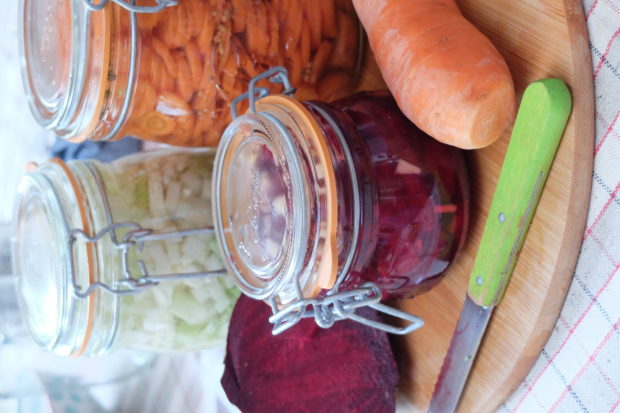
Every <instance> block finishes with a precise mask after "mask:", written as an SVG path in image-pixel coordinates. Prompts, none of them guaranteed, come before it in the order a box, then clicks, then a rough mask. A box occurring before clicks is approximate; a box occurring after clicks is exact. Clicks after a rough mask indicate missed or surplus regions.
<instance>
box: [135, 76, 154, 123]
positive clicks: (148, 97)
mask: <svg viewBox="0 0 620 413" xmlns="http://www.w3.org/2000/svg"><path fill="white" fill-rule="evenodd" d="M138 88H139V89H140V98H139V99H134V101H133V108H132V114H133V115H135V116H137V117H144V116H146V115H148V114H149V113H150V112H152V111H154V110H155V107H156V106H157V91H156V90H155V88H154V87H153V85H152V84H151V83H150V82H148V81H141V82H140V83H139V84H138Z"/></svg>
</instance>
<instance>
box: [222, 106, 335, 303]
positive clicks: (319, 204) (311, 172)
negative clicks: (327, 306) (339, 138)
mask: <svg viewBox="0 0 620 413" xmlns="http://www.w3.org/2000/svg"><path fill="white" fill-rule="evenodd" d="M256 108H257V110H256V112H249V113H246V114H245V115H242V116H240V117H238V118H236V119H235V120H233V122H232V123H231V124H230V125H229V127H228V128H227V129H226V131H225V132H224V134H223V136H222V139H221V141H220V145H219V146H218V151H217V155H216V159H215V163H214V174H213V193H214V197H213V198H212V203H213V213H214V223H215V229H216V235H217V238H218V241H219V244H220V247H221V249H222V252H223V256H224V257H225V258H226V260H225V261H226V265H227V267H228V269H229V272H230V273H231V274H232V275H233V278H234V280H235V282H236V283H237V284H238V286H239V287H240V288H241V290H242V291H244V293H245V294H246V295H249V296H250V297H253V298H256V299H275V298H276V297H277V298H278V300H279V301H280V302H281V303H286V302H290V301H292V300H294V299H296V298H301V297H299V295H303V296H307V297H313V296H316V295H317V294H318V293H319V292H320V290H321V289H329V288H331V287H332V286H333V284H334V281H335V278H336V271H337V252H336V251H335V248H336V231H337V225H336V224H337V215H336V214H337V205H336V194H335V191H336V184H335V174H334V170H333V165H332V164H331V158H330V155H329V151H328V149H327V144H326V143H325V142H324V139H322V135H321V132H320V127H319V125H318V123H317V122H316V120H315V119H314V118H313V117H312V115H311V114H310V113H309V112H308V111H307V109H305V108H304V107H303V106H302V105H301V103H299V102H298V101H296V100H295V99H292V98H290V97H288V96H283V95H272V96H267V97H265V98H262V99H260V100H259V101H257V102H256ZM283 117H284V118H283ZM283 119H285V120H284V121H283ZM256 131H260V134H262V135H264V136H266V137H267V138H266V140H267V141H269V145H270V147H269V149H268V150H269V151H271V153H272V154H273V153H275V152H278V153H277V154H276V156H278V157H279V159H278V161H277V166H278V167H277V170H278V172H279V173H282V175H283V176H284V177H285V180H286V183H287V187H286V188H285V189H284V190H285V191H287V192H286V194H287V195H286V196H285V197H284V198H285V199H287V200H288V203H287V206H288V208H287V209H285V213H286V214H287V215H286V234H285V235H286V237H284V239H285V240H286V242H282V243H281V244H280V245H279V248H283V249H284V251H285V256H284V257H283V258H282V259H281V262H280V263H279V265H277V266H275V267H274V268H272V269H270V271H269V272H268V273H267V274H258V272H257V271H255V269H254V268H252V266H248V265H245V263H244V261H247V258H252V256H250V255H248V254H247V253H248V251H242V248H240V244H239V243H238V242H235V239H234V237H233V236H232V235H231V232H232V231H234V230H235V229H234V225H235V223H236V222H240V221H242V219H243V217H242V216H243V214H244V212H243V208H241V207H240V208H239V209H238V210H234V208H235V206H234V205H233V203H231V202H229V201H228V199H229V198H230V193H231V191H235V193H244V192H245V193H247V192H249V191H250V190H251V188H250V185H251V184H248V182H247V180H245V181H244V180H243V178H242V177H241V176H245V175H248V174H256V170H254V168H255V164H251V165H245V166H244V165H241V166H237V167H235V164H234V163H233V162H232V160H233V159H234V158H235V156H236V154H238V153H239V152H240V150H239V148H241V151H243V150H244V149H243V148H242V145H241V144H242V143H243V141H244V140H246V139H250V140H252V139H253V138H252V133H255V132H256ZM306 144H307V145H313V146H312V148H313V149H312V151H310V152H312V153H311V154H310V152H309V150H308V148H305V149H304V148H303V146H304V145H306ZM317 158H318V159H317ZM252 162H254V161H252ZM256 162H257V163H256V165H257V164H258V161H256ZM310 163H314V164H315V165H310V166H309V164H310ZM256 168H258V167H256ZM258 173H259V174H260V171H258ZM309 184H313V185H314V184H317V185H316V187H313V188H309ZM244 185H245V187H244ZM246 189H247V191H246ZM260 189H264V188H262V187H261V188H260ZM313 192H316V194H313ZM265 196H266V197H267V198H268V197H269V196H268V195H265ZM257 197H259V198H260V199H259V200H258V203H259V204H261V205H263V204H264V203H265V202H266V203H269V202H270V200H269V199H267V200H265V199H263V198H261V197H263V195H261V194H257ZM251 202H252V203H253V202H254V200H252V201H251ZM231 205H233V208H231ZM244 205H245V204H244ZM231 211H232V212H233V214H232V215H231ZM239 217H241V218H239ZM235 220H239V221H235ZM246 221H248V222H249V220H246ZM246 227H247V225H246ZM255 229H257V230H259V229H258V228H255ZM258 238H259V237H258ZM258 238H255V240H256V242H262V241H261V240H260V239H258ZM243 254H246V255H247V257H244V256H243Z"/></svg>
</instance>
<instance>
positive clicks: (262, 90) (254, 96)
mask: <svg viewBox="0 0 620 413" xmlns="http://www.w3.org/2000/svg"><path fill="white" fill-rule="evenodd" d="M263 79H269V81H270V82H271V83H274V84H281V85H283V86H284V90H283V91H282V94H283V95H289V96H293V95H294V94H295V91H296V90H297V89H296V88H294V87H292V86H291V82H290V80H289V78H288V71H287V70H286V68H284V67H282V66H275V67H273V68H271V69H269V70H267V71H265V72H263V73H261V74H259V75H257V76H254V77H253V78H252V80H250V83H249V85H248V91H247V92H244V93H242V94H241V95H239V96H237V97H236V98H234V99H233V100H232V101H231V102H230V109H231V111H232V118H233V119H236V118H237V117H238V116H239V112H238V111H237V105H238V104H239V103H240V102H242V101H244V100H246V99H248V100H249V102H250V113H256V101H257V100H258V99H260V98H264V97H265V96H267V95H268V94H269V88H266V87H259V86H256V84H257V83H258V82H260V81H261V80H263Z"/></svg>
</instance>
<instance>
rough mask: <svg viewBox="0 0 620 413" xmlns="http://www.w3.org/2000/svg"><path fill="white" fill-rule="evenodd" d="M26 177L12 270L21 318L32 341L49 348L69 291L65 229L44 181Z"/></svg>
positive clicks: (21, 189)
mask: <svg viewBox="0 0 620 413" xmlns="http://www.w3.org/2000/svg"><path fill="white" fill-rule="evenodd" d="M41 178H42V177H40V176H36V175H34V174H29V175H26V176H25V177H24V178H23V179H22V181H21V182H20V185H19V188H18V200H17V207H16V210H15V218H14V241H13V242H14V245H13V267H14V274H15V276H16V277H17V279H16V285H17V290H18V296H19V299H20V306H21V308H22V313H23V315H24V319H25V320H26V323H27V325H28V327H29V329H30V331H31V334H32V336H33V338H34V339H35V341H36V342H37V343H38V344H39V345H40V346H42V347H45V348H48V349H51V348H52V347H53V346H54V345H55V343H56V342H57V340H58V337H59V335H60V330H61V320H62V314H63V313H64V312H65V311H66V309H65V308H64V304H65V300H64V298H65V297H64V296H65V294H66V290H67V274H68V268H67V267H68V266H67V259H66V258H67V254H66V246H67V230H66V228H65V227H64V225H58V221H59V219H58V218H59V217H60V216H62V211H61V209H60V204H59V203H58V202H57V200H56V199H55V197H54V194H53V192H52V191H53V189H52V186H51V185H50V184H49V182H47V181H46V179H44V178H43V179H41Z"/></svg>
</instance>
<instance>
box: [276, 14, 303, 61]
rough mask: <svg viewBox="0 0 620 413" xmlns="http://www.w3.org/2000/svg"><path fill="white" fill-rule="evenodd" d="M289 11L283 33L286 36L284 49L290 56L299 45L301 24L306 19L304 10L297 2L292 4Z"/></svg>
mask: <svg viewBox="0 0 620 413" xmlns="http://www.w3.org/2000/svg"><path fill="white" fill-rule="evenodd" d="M288 10H289V13H288V15H287V16H286V20H284V22H285V24H283V26H284V31H283V32H281V34H282V35H283V37H284V50H286V52H287V55H288V56H290V54H289V53H290V51H291V50H293V49H295V48H296V47H297V42H298V41H299V36H301V25H302V24H303V20H304V11H303V10H302V9H301V7H299V6H298V5H296V4H294V3H293V4H291V5H290V7H289V9H288Z"/></svg>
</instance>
